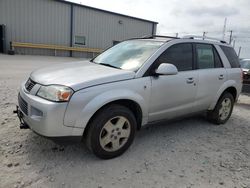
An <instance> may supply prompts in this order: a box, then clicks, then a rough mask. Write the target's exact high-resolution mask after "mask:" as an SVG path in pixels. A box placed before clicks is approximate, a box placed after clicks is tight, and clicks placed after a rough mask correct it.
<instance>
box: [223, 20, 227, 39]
mask: <svg viewBox="0 0 250 188" xmlns="http://www.w3.org/2000/svg"><path fill="white" fill-rule="evenodd" d="M226 28H227V18H225V20H224V26H223V31H222V40H225V34H226Z"/></svg>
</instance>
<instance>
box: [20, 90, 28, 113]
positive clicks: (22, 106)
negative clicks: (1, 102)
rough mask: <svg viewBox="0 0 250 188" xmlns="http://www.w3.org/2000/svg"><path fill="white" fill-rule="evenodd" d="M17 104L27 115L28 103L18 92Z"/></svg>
mask: <svg viewBox="0 0 250 188" xmlns="http://www.w3.org/2000/svg"><path fill="white" fill-rule="evenodd" d="M18 104H19V107H20V108H21V110H22V111H23V113H25V114H26V115H28V103H27V102H26V101H25V100H24V99H23V98H22V97H21V95H20V94H18Z"/></svg>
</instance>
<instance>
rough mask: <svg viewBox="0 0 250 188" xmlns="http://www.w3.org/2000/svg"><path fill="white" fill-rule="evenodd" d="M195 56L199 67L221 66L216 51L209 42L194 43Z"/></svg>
mask: <svg viewBox="0 0 250 188" xmlns="http://www.w3.org/2000/svg"><path fill="white" fill-rule="evenodd" d="M196 56H197V57H196V59H197V66H198V68H199V69H210V68H220V67H223V66H222V62H221V60H220V57H219V54H218V52H217V51H216V49H215V48H214V47H213V45H211V44H196Z"/></svg>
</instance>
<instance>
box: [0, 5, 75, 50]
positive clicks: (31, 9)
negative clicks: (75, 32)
mask: <svg viewBox="0 0 250 188" xmlns="http://www.w3.org/2000/svg"><path fill="white" fill-rule="evenodd" d="M0 24H5V25H6V42H7V49H9V41H16V42H30V43H42V44H60V45H67V46H68V45H69V44H70V39H69V35H70V6H69V5H67V4H63V3H59V2H55V1H53V0H0ZM18 52H19V53H24V54H40V55H53V54H54V52H53V51H51V50H37V49H18ZM68 54H69V53H68V52H64V53H63V54H61V55H68Z"/></svg>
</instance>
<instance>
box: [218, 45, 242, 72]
mask: <svg viewBox="0 0 250 188" xmlns="http://www.w3.org/2000/svg"><path fill="white" fill-rule="evenodd" d="M220 47H221V49H222V50H223V52H224V54H225V55H226V57H227V59H228V61H229V63H230V64H231V67H232V68H239V67H240V63H239V58H238V56H237V55H236V53H235V51H234V49H233V48H232V47H227V46H220Z"/></svg>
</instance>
